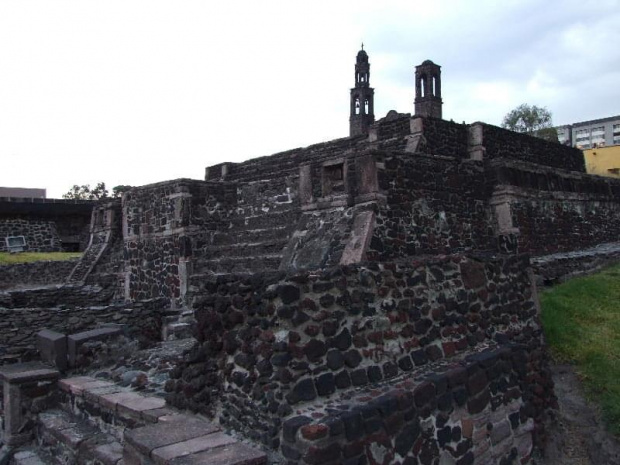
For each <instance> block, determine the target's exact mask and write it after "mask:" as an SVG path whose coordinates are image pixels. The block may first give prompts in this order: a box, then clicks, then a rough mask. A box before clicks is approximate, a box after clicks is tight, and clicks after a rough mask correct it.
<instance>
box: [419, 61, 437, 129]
mask: <svg viewBox="0 0 620 465" xmlns="http://www.w3.org/2000/svg"><path fill="white" fill-rule="evenodd" d="M414 105H415V115H416V116H430V117H431V118H439V119H441V107H442V105H443V102H442V100H441V66H439V65H436V64H435V63H433V62H432V61H431V60H426V61H424V62H423V63H422V64H421V65H418V66H416V67H415V101H414Z"/></svg>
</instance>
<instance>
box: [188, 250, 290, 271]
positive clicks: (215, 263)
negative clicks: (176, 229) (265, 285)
mask: <svg viewBox="0 0 620 465" xmlns="http://www.w3.org/2000/svg"><path fill="white" fill-rule="evenodd" d="M281 261H282V255H280V254H277V255H276V254H274V255H258V256H254V257H222V258H219V259H212V260H201V261H200V262H199V263H197V264H196V266H195V273H194V274H208V273H215V274H229V273H256V272H259V271H271V270H277V269H278V267H279V266H280V262H281Z"/></svg>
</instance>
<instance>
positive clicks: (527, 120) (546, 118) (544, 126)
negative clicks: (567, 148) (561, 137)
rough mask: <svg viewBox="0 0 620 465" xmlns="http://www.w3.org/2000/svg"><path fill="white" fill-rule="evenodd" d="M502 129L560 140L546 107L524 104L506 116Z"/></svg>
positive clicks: (550, 139)
mask: <svg viewBox="0 0 620 465" xmlns="http://www.w3.org/2000/svg"><path fill="white" fill-rule="evenodd" d="M502 127H503V128H506V129H510V130H511V131H516V132H522V133H524V134H529V135H530V136H536V137H540V138H542V139H545V140H549V141H555V142H557V140H558V133H557V131H556V130H555V128H554V127H553V124H552V122H551V112H550V111H549V110H547V108H545V107H537V106H536V105H528V104H527V103H522V104H521V105H519V106H518V107H517V108H515V109H514V110H512V111H510V112H508V114H506V116H504V121H503V122H502Z"/></svg>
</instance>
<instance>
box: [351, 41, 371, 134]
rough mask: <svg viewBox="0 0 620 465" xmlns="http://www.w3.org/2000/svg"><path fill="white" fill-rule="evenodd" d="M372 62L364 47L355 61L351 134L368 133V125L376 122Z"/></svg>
mask: <svg viewBox="0 0 620 465" xmlns="http://www.w3.org/2000/svg"><path fill="white" fill-rule="evenodd" d="M369 80H370V64H369V63H368V54H367V53H366V52H365V51H364V44H362V49H361V50H360V51H359V52H358V53H357V60H356V62H355V87H354V88H353V89H351V116H350V117H349V136H359V135H362V134H368V127H369V126H370V125H371V124H372V123H374V122H375V113H374V102H373V99H374V93H375V90H374V89H373V88H372V87H370V82H369Z"/></svg>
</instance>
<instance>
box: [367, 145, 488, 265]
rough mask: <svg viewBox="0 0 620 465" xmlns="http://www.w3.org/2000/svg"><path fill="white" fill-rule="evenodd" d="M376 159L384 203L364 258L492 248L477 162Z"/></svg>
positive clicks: (418, 157) (484, 190)
mask: <svg viewBox="0 0 620 465" xmlns="http://www.w3.org/2000/svg"><path fill="white" fill-rule="evenodd" d="M381 161H382V162H383V163H384V165H385V168H384V169H382V170H379V187H380V189H381V191H382V192H385V193H386V196H387V202H386V204H385V205H382V206H380V208H378V211H377V221H376V226H375V229H374V232H373V237H372V241H371V243H370V247H369V250H368V252H367V258H368V259H369V260H373V261H374V260H376V261H386V260H393V259H396V258H398V257H405V256H415V255H422V254H445V253H450V252H454V251H469V250H478V251H480V250H490V249H492V248H493V247H494V240H493V230H492V225H491V223H490V222H489V218H488V215H487V214H486V208H487V207H486V206H487V202H488V197H489V187H488V185H487V184H486V180H485V173H484V168H483V165H482V164H481V163H479V162H469V161H468V162H463V161H461V160H459V159H455V158H448V157H432V156H426V155H416V156H414V157H403V156H385V157H384V158H383V159H382V160H381Z"/></svg>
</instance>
